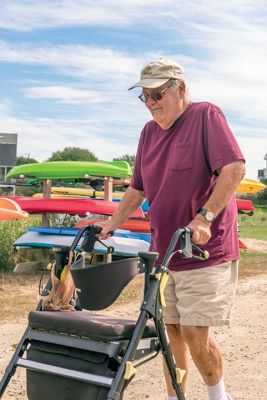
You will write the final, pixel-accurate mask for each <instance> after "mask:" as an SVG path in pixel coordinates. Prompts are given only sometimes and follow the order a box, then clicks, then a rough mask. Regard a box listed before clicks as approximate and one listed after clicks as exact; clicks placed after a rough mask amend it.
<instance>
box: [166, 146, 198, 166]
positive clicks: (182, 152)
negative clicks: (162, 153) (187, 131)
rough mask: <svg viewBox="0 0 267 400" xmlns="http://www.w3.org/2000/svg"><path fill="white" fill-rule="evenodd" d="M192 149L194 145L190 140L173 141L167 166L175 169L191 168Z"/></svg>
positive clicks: (192, 162) (192, 161)
mask: <svg viewBox="0 0 267 400" xmlns="http://www.w3.org/2000/svg"><path fill="white" fill-rule="evenodd" d="M194 150H195V145H194V144H193V143H191V142H182V143H174V144H173V147H172V151H171V153H170V160H169V168H170V169H171V170H177V171H182V170H186V169H191V168H193V166H194V162H195V158H194V156H195V154H194V153H195V151H194Z"/></svg>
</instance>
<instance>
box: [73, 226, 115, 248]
mask: <svg viewBox="0 0 267 400" xmlns="http://www.w3.org/2000/svg"><path fill="white" fill-rule="evenodd" d="M101 229H102V228H101V226H97V225H91V226H90V229H88V230H87V231H86V232H85V235H84V239H83V242H82V244H81V248H82V250H84V251H86V252H88V253H91V252H92V251H93V250H94V245H95V242H99V243H101V244H102V246H103V247H105V248H106V249H107V253H108V254H112V253H114V247H112V246H107V245H106V244H105V243H103V242H102V240H100V239H98V237H96V235H98V234H99V233H100V232H101ZM109 234H110V236H112V235H113V232H109Z"/></svg>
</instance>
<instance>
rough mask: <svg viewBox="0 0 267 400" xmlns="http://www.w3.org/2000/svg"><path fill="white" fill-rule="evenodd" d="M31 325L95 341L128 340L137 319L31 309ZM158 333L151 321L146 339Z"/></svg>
mask: <svg viewBox="0 0 267 400" xmlns="http://www.w3.org/2000/svg"><path fill="white" fill-rule="evenodd" d="M29 326H30V327H31V328H33V329H42V330H45V331H54V332H58V333H64V334H68V335H75V336H80V337H81V336H83V337H87V338H89V339H92V340H96V341H104V342H106V341H118V340H129V339H130V338H131V336H132V333H133V331H134V328H135V326H136V320H125V319H121V318H117V317H109V316H106V315H101V314H91V313H90V312H87V311H73V312H66V311H56V312H52V311H31V312H30V314H29ZM156 336H157V331H156V328H155V324H154V323H153V322H152V321H148V322H147V325H146V328H145V331H144V334H143V336H142V337H143V338H152V337H156Z"/></svg>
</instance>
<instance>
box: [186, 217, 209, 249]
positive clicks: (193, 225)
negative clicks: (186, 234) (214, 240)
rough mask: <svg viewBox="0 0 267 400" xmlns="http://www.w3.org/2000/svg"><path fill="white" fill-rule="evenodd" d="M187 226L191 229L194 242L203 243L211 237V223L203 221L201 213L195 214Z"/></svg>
mask: <svg viewBox="0 0 267 400" xmlns="http://www.w3.org/2000/svg"><path fill="white" fill-rule="evenodd" d="M188 228H190V229H192V230H193V236H192V240H193V242H194V243H196V244H205V243H207V242H208V241H209V240H210V238H211V231H210V228H211V223H208V222H206V221H204V220H203V217H202V216H201V215H197V216H196V217H195V218H194V219H193V220H192V221H191V222H190V224H188Z"/></svg>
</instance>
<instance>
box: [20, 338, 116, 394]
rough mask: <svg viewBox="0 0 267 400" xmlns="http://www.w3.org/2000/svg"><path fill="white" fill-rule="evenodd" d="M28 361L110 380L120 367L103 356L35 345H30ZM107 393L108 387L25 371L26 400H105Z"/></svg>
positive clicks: (64, 348)
mask: <svg viewBox="0 0 267 400" xmlns="http://www.w3.org/2000/svg"><path fill="white" fill-rule="evenodd" d="M27 359H28V360H32V361H37V362H39V363H45V364H49V365H51V366H52V365H53V366H58V367H62V368H70V369H72V370H77V371H82V372H86V373H92V374H94V375H101V376H105V377H109V378H113V377H114V375H115V373H116V371H117V368H118V366H119V364H118V362H117V361H116V360H114V359H113V358H110V357H109V356H107V355H106V354H101V353H96V352H92V351H85V350H80V349H79V350H75V349H73V348H69V347H62V346H58V345H54V344H48V343H41V342H37V341H32V343H31V346H30V348H29V349H28V351H27ZM108 391H109V388H108V387H104V386H97V385H94V384H92V383H87V382H83V381H78V380H75V379H70V378H65V377H62V376H58V375H52V374H49V373H40V372H36V371H32V370H29V369H27V395H28V399H29V400H48V399H51V400H74V399H75V400H85V399H86V400H106V399H107V394H108ZM121 396H122V393H121ZM121 398H122V397H121Z"/></svg>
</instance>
